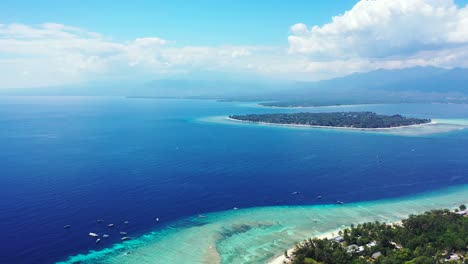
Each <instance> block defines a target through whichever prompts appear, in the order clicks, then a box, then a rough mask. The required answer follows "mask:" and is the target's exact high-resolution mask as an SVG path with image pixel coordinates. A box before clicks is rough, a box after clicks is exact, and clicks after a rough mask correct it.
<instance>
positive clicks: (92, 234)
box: [89, 232, 99, 237]
mask: <svg viewBox="0 0 468 264" xmlns="http://www.w3.org/2000/svg"><path fill="white" fill-rule="evenodd" d="M89 236H90V237H99V235H98V234H96V233H93V232H91V233H89Z"/></svg>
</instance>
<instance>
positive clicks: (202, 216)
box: [198, 214, 206, 218]
mask: <svg viewBox="0 0 468 264" xmlns="http://www.w3.org/2000/svg"><path fill="white" fill-rule="evenodd" d="M198 218H206V216H204V215H202V214H199V215H198Z"/></svg>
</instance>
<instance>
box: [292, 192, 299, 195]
mask: <svg viewBox="0 0 468 264" xmlns="http://www.w3.org/2000/svg"><path fill="white" fill-rule="evenodd" d="M291 194H292V195H299V194H301V192H292V193H291Z"/></svg>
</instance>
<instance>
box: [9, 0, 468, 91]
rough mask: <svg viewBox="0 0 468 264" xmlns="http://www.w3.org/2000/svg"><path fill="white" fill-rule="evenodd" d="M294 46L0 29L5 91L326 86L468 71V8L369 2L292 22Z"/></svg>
mask: <svg viewBox="0 0 468 264" xmlns="http://www.w3.org/2000/svg"><path fill="white" fill-rule="evenodd" d="M288 40H289V46H288V47H281V46H276V47H274V46H247V45H246V46H242V45H238V46H232V45H231V46H230V45H224V46H180V45H177V43H176V41H172V40H166V39H164V38H160V37H154V36H149V37H140V38H137V39H134V40H128V41H115V40H112V39H111V38H109V37H108V36H104V35H101V34H99V33H97V32H92V31H88V30H85V29H82V28H78V27H72V26H68V25H63V24H57V23H45V24H41V25H34V26H31V25H25V24H0V78H1V79H2V82H0V88H6V87H12V88H14V87H33V86H49V85H61V84H71V83H77V82H82V81H89V80H103V79H104V80H114V79H116V78H140V79H141V78H142V77H144V78H146V79H147V80H150V79H152V78H164V76H171V77H173V76H177V75H181V74H182V75H184V76H189V75H190V74H191V73H195V74H196V73H197V72H221V73H224V75H225V74H229V73H232V74H233V75H236V76H239V75H242V74H245V75H248V76H252V75H257V76H262V77H267V78H274V79H293V80H317V79H324V78H332V77H336V76H343V75H346V74H349V73H352V72H357V71H370V70H375V69H378V68H391V69H394V68H403V67H411V66H429V65H430V66H440V67H448V68H450V67H468V7H462V8H460V7H457V6H456V5H455V4H454V2H453V1H452V0H373V1H372V0H361V1H359V2H357V4H356V5H355V6H354V7H353V8H352V9H351V10H349V11H347V12H345V13H344V14H342V15H339V16H336V17H333V18H332V21H331V22H330V23H328V24H324V25H315V26H312V27H308V26H307V25H305V24H303V23H297V24H295V25H292V26H291V28H290V36H289V39H288ZM214 78H216V77H214Z"/></svg>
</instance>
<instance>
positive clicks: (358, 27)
mask: <svg viewBox="0 0 468 264" xmlns="http://www.w3.org/2000/svg"><path fill="white" fill-rule="evenodd" d="M288 40H289V44H290V47H289V48H290V52H292V53H301V54H307V55H309V56H312V57H317V58H334V59H336V58H345V59H347V58H353V57H354V58H356V57H360V58H383V57H388V56H402V55H411V54H415V53H417V52H421V51H428V50H440V49H443V48H450V47H455V46H460V45H466V44H468V7H463V8H458V7H457V6H456V4H455V3H454V2H453V0H361V1H359V2H358V3H357V4H356V5H355V6H354V7H353V8H352V9H351V10H349V11H347V12H345V13H344V14H342V15H339V16H335V17H333V18H332V21H331V22H330V23H328V24H325V25H322V26H317V25H316V26H313V27H311V28H308V27H307V26H305V25H304V24H302V23H299V24H296V25H293V26H292V27H291V35H290V36H289V38H288Z"/></svg>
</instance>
